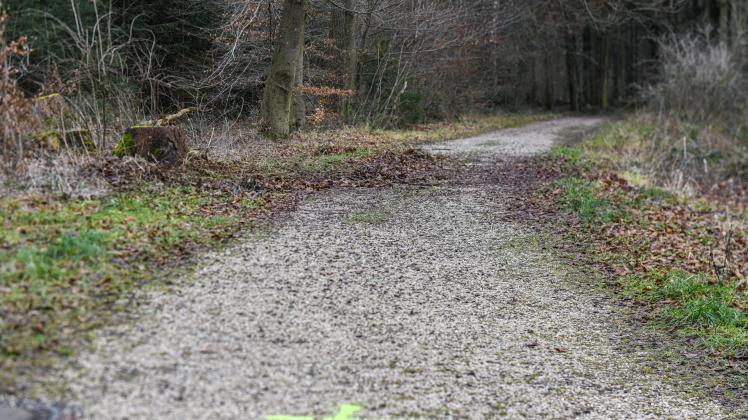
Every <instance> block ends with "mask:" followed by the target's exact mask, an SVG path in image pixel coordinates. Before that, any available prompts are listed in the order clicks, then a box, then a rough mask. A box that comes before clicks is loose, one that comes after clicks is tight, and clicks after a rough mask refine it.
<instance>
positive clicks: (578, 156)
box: [549, 146, 583, 164]
mask: <svg viewBox="0 0 748 420" xmlns="http://www.w3.org/2000/svg"><path fill="white" fill-rule="evenodd" d="M582 154H583V152H582V150H581V149H579V148H578V147H570V146H558V147H554V148H553V149H551V151H550V153H549V155H550V157H552V158H562V159H565V160H567V161H569V162H570V163H572V164H576V163H578V162H579V161H580V160H582Z"/></svg>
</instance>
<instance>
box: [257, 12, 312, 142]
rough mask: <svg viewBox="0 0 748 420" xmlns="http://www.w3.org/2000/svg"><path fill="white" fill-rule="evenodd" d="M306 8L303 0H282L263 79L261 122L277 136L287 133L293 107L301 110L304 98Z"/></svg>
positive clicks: (295, 122) (291, 126) (291, 119)
mask: <svg viewBox="0 0 748 420" xmlns="http://www.w3.org/2000/svg"><path fill="white" fill-rule="evenodd" d="M305 7H306V1H305V0H285V1H284V3H283V15H282V18H281V23H280V33H279V34H278V36H279V38H278V41H277V46H276V48H275V52H274V54H273V61H272V64H271V66H270V72H269V74H268V77H267V81H266V82H265V91H264V94H263V99H262V111H261V116H262V123H263V125H264V126H265V127H266V128H267V130H268V132H269V133H270V134H271V135H273V136H277V137H285V136H287V135H288V134H289V132H290V130H291V128H293V126H294V125H295V124H298V117H297V118H294V117H293V115H294V114H293V112H294V110H296V112H302V111H300V110H301V109H302V106H303V105H301V104H299V102H301V101H302V100H303V99H302V98H301V92H300V91H299V89H298V87H299V85H300V84H301V83H302V75H303V69H302V68H303V56H304V55H303V54H304V27H305V23H306V11H305ZM294 101H296V103H297V105H296V106H294Z"/></svg>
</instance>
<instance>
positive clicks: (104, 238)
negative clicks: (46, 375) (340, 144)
mask: <svg viewBox="0 0 748 420" xmlns="http://www.w3.org/2000/svg"><path fill="white" fill-rule="evenodd" d="M229 199H230V198H229V197H224V196H215V195H208V194H203V193H201V192H199V191H195V190H193V189H192V188H166V189H163V190H153V191H147V190H142V191H133V192H128V193H120V194H116V195H113V196H111V197H108V198H104V199H91V200H69V201H60V200H50V201H47V200H46V199H43V198H31V199H25V200H20V199H11V198H3V199H0V223H1V224H0V250H1V251H2V252H0V291H2V293H0V311H2V315H3V316H2V318H1V319H0V372H3V373H5V374H8V375H10V376H12V375H13V371H14V368H17V367H26V366H30V365H33V364H35V365H38V364H39V360H41V359H43V358H45V357H46V355H49V354H54V353H57V354H62V355H68V354H70V353H71V352H72V350H71V349H72V348H73V347H74V346H75V344H76V343H77V342H78V341H79V340H80V339H81V338H82V337H84V336H85V332H86V331H88V330H90V329H92V328H94V327H96V326H98V325H101V324H102V323H104V322H105V320H106V316H107V314H109V313H110V312H111V310H112V309H114V308H115V306H116V305H117V302H118V300H119V299H120V298H121V297H123V296H124V295H125V293H127V292H128V291H131V290H132V289H133V288H134V287H137V286H139V285H141V284H143V283H144V282H146V281H148V280H149V279H151V277H152V275H153V273H156V272H158V271H159V270H160V268H161V267H162V265H164V263H165V262H166V261H169V258H177V257H180V256H182V255H187V254H188V253H189V251H190V249H191V248H192V247H194V246H196V245H198V244H207V243H213V242H216V241H218V240H220V239H222V238H224V237H226V236H228V235H229V234H230V233H231V232H233V231H234V230H236V228H237V226H239V225H240V224H241V223H240V220H241V217H240V213H241V212H239V211H238V212H234V213H231V212H229V213H226V214H213V212H212V211H210V210H209V208H210V207H211V206H214V205H221V204H223V203H224V202H225V201H226V200H229ZM261 205H262V201H261V200H260V201H258V200H250V199H246V198H245V199H244V200H243V201H242V203H241V206H242V208H244V209H255V208H257V207H259V206H261ZM3 373H0V387H2V386H3V384H4V381H5V382H7V381H8V380H9V379H10V378H8V377H4V375H3Z"/></svg>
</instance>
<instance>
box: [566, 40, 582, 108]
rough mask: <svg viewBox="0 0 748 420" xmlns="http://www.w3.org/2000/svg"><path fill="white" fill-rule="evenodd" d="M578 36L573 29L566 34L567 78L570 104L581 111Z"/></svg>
mask: <svg viewBox="0 0 748 420" xmlns="http://www.w3.org/2000/svg"><path fill="white" fill-rule="evenodd" d="M578 53H579V52H578V51H577V36H576V34H575V33H574V32H573V31H569V33H568V34H567V35H566V78H567V81H568V83H569V105H570V106H571V110H572V111H579V109H580V107H579V72H578V70H577V67H578V66H577V54H578Z"/></svg>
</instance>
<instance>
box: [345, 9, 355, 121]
mask: <svg viewBox="0 0 748 420" xmlns="http://www.w3.org/2000/svg"><path fill="white" fill-rule="evenodd" d="M353 5H354V4H353V0H345V1H344V3H343V7H344V8H345V10H344V11H343V14H344V23H345V36H344V47H345V88H346V89H347V90H350V91H351V95H353V93H354V92H355V91H356V88H357V86H356V73H357V71H356V69H357V67H358V57H357V56H358V54H357V50H356V16H355V14H354V13H353ZM351 99H352V98H351V97H350V96H349V97H346V98H345V100H344V101H343V118H345V119H349V117H350V113H351Z"/></svg>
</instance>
